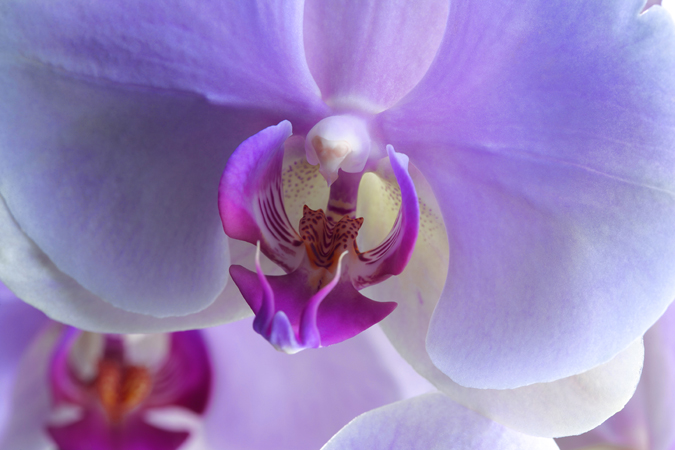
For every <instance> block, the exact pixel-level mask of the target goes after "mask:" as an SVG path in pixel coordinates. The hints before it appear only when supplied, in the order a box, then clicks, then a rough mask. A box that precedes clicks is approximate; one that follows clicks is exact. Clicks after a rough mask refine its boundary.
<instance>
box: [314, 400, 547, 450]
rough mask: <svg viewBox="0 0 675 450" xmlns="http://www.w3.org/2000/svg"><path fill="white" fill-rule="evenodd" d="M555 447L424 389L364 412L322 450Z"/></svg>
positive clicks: (521, 449)
mask: <svg viewBox="0 0 675 450" xmlns="http://www.w3.org/2000/svg"><path fill="white" fill-rule="evenodd" d="M357 448H358V449H361V448H368V449H372V450H445V449H462V450H515V449H518V450H555V449H557V448H558V447H557V445H555V442H554V441H553V439H546V438H537V437H533V436H528V435H526V434H522V433H519V432H517V431H514V430H511V429H509V428H506V427H504V426H502V425H500V424H498V423H496V422H493V421H491V420H490V419H486V418H485V417H483V416H481V415H480V414H478V413H476V412H474V411H471V410H470V409H467V408H464V407H463V406H461V405H459V404H457V403H455V402H453V401H452V400H450V398H448V397H447V396H445V395H443V394H441V393H431V394H425V395H422V396H420V397H415V398H412V399H409V400H404V401H400V402H397V403H394V404H391V405H387V406H383V407H381V408H378V409H376V410H374V411H370V412H367V413H365V414H363V415H361V416H359V417H357V418H356V419H354V420H353V421H352V422H351V423H349V425H347V426H346V427H345V428H343V429H342V430H340V432H339V433H338V434H337V435H336V436H335V437H333V438H332V439H331V440H330V441H329V442H328V444H326V445H325V446H324V447H322V450H343V449H344V450H346V449H357Z"/></svg>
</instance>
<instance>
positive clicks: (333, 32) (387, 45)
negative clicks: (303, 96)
mask: <svg viewBox="0 0 675 450" xmlns="http://www.w3.org/2000/svg"><path fill="white" fill-rule="evenodd" d="M448 7H449V2H447V1H444V0H425V1H417V2H415V3H414V6H413V5H412V4H410V3H408V2H404V1H397V2H391V1H378V0H376V1H369V2H363V1H339V2H324V1H321V0H310V1H307V2H306V3H305V17H304V32H305V34H304V41H305V49H306V52H307V63H308V64H309V68H310V70H311V72H312V75H314V79H315V80H316V82H317V84H318V85H319V88H320V89H321V95H322V96H323V98H324V100H325V101H326V102H327V103H328V104H329V105H331V106H333V107H338V108H339V107H349V106H355V107H360V108H362V109H365V110H367V111H374V112H379V111H382V110H384V109H385V108H388V107H389V106H391V105H393V104H394V103H396V101H398V100H399V99H400V98H401V97H403V96H404V95H405V94H407V93H408V92H409V91H410V90H411V89H412V88H413V87H414V86H415V85H416V84H417V83H418V82H419V80H421V79H422V76H423V75H424V73H425V72H426V71H427V69H428V68H429V66H430V65H431V62H432V60H433V58H434V56H435V55H436V51H437V50H438V46H439V44H440V43H441V39H442V37H443V33H444V31H445V24H446V18H447V16H448Z"/></svg>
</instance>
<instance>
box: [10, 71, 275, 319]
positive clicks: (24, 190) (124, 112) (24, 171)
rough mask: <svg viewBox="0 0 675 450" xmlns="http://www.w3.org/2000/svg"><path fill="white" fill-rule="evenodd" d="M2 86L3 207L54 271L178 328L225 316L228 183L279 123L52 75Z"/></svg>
mask: <svg viewBox="0 0 675 450" xmlns="http://www.w3.org/2000/svg"><path fill="white" fill-rule="evenodd" d="M0 86H1V88H0V161H2V164H0V194H1V195H2V197H3V198H4V202H5V203H6V206H7V208H8V209H9V213H10V214H11V216H12V217H13V220H15V221H16V224H15V225H16V226H18V227H19V228H20V231H22V232H23V233H25V235H27V236H28V237H29V238H30V239H31V240H32V242H34V243H35V244H36V245H37V246H38V247H39V249H40V250H41V251H43V252H44V253H45V254H46V255H47V257H48V258H49V260H51V261H52V262H53V264H54V265H55V267H56V268H58V270H59V271H62V272H63V273H65V274H67V275H68V276H70V277H72V278H73V279H75V280H76V281H77V283H79V284H80V285H81V286H82V287H84V288H85V289H87V290H88V291H90V292H91V293H92V294H94V295H95V296H97V297H99V298H102V299H104V300H105V301H106V302H108V303H110V305H112V306H114V307H116V308H119V309H124V310H127V311H130V312H135V313H139V314H148V315H154V316H156V317H167V316H179V315H186V314H190V313H195V312H197V311H201V310H203V309H204V308H206V307H207V306H209V305H210V304H212V303H213V301H214V299H215V298H216V297H217V296H218V294H220V293H221V292H222V290H223V288H224V286H225V283H226V281H227V267H228V265H229V263H230V261H229V257H228V250H227V238H226V236H225V235H224V234H223V231H222V225H221V223H220V218H219V216H218V208H217V192H218V191H217V189H218V180H219V178H220V175H221V173H222V170H223V167H224V166H225V162H226V160H227V158H228V156H229V155H230V154H231V152H232V151H233V150H234V149H235V148H236V146H237V145H238V144H239V143H240V142H241V141H242V140H243V139H245V138H246V137H247V136H249V135H251V134H252V133H253V132H254V131H256V130H258V129H260V128H264V127H265V126H267V125H269V122H268V120H269V117H268V116H267V118H266V115H265V114H263V113H259V112H254V111H246V110H241V109H227V108H222V107H217V106H213V105H212V104H210V103H208V102H207V101H205V100H204V99H203V98H201V97H199V96H195V95H191V94H184V93H179V92H175V91H172V92H168V91H157V90H148V89H142V88H131V87H121V86H119V85H109V84H105V85H103V84H100V83H93V84H92V83H87V82H83V81H81V80H74V79H72V78H70V77H67V76H62V75H61V74H59V73H56V72H53V71H51V70H50V69H47V68H45V67H43V66H30V67H29V66H16V65H10V66H3V67H2V68H1V69H0ZM274 121H276V119H274ZM7 220H9V219H7V218H5V219H3V222H5V221H7ZM4 227H10V228H12V226H10V225H8V224H6V223H5V224H3V228H4ZM15 231H16V230H15ZM5 238H6V239H5ZM3 240H5V245H3V248H2V250H1V251H2V256H3V258H2V259H3V265H4V264H8V265H9V266H8V267H5V270H9V271H12V270H15V269H16V266H14V267H12V265H13V264H15V263H16V261H14V259H13V258H14V257H15V256H17V255H14V253H15V252H14V247H15V246H16V245H19V246H20V245H21V244H19V243H18V242H15V241H11V240H10V239H9V238H8V237H4V236H3ZM34 256H35V255H34ZM17 257H18V256H17ZM15 275H16V274H15ZM12 276H13V275H12ZM3 277H4V276H3ZM5 281H6V282H8V281H7V280H5ZM8 283H9V282H8ZM11 287H12V289H13V290H14V291H15V292H17V294H19V295H21V297H22V298H23V299H24V300H26V301H28V302H30V303H32V304H34V305H36V306H37V304H38V302H39V303H49V302H54V303H60V300H57V298H62V299H63V300H64V301H66V302H68V301H69V300H68V299H67V295H63V294H65V293H64V292H59V293H55V294H54V293H49V295H50V296H53V297H44V298H41V299H37V298H36V297H35V296H31V295H26V293H25V292H21V293H19V290H22V291H26V290H29V289H33V287H30V286H24V288H25V289H24V288H19V287H18V286H17V285H16V284H14V285H13V286H11ZM44 294H45V295H47V292H44ZM57 307H58V306H57V305H54V308H57ZM68 307H69V306H68ZM54 308H51V309H52V310H46V311H47V312H48V314H52V315H54V314H55V313H54V311H53V309H54ZM65 322H68V323H71V324H73V325H76V326H79V327H81V328H84V329H92V326H90V325H89V324H87V323H81V322H75V321H68V320H65ZM109 331H116V330H109ZM120 331H121V330H120ZM146 331H149V330H146Z"/></svg>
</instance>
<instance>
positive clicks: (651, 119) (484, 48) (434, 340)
mask: <svg viewBox="0 0 675 450" xmlns="http://www.w3.org/2000/svg"><path fill="white" fill-rule="evenodd" d="M644 4H645V2H644V1H640V0H598V1H595V2H588V1H581V0H579V1H567V0H566V1H562V0H561V1H551V0H525V1H523V0H519V1H513V0H494V1H483V2H472V1H469V0H459V1H456V2H455V1H453V2H447V1H435V0H429V1H425V2H416V3H415V5H414V7H413V6H411V5H410V3H409V2H394V3H392V2H376V1H373V2H369V3H367V4H364V3H363V2H354V3H349V2H332V3H327V2H321V1H315V2H314V1H308V2H302V1H276V2H265V3H262V2H261V3H258V2H240V1H235V0H232V1H218V2H214V1H203V2H199V3H195V2H191V1H184V0H171V1H169V2H164V3H163V4H162V5H161V6H158V4H157V3H156V2H153V1H149V0H141V1H138V0H136V1H133V2H130V1H127V0H123V1H118V2H112V3H111V2H105V3H104V2H96V3H91V2H89V1H86V0H67V1H66V0H56V1H55V0H49V1H47V0H9V1H5V2H3V3H2V6H0V195H1V196H2V202H0V249H1V250H0V278H1V279H2V280H3V281H4V282H5V283H6V284H7V285H8V286H9V287H10V288H11V289H12V291H14V292H15V293H16V294H17V295H19V296H20V297H21V298H23V299H25V300H26V301H27V302H29V303H31V304H32V305H34V306H36V307H38V308H39V309H42V310H43V311H45V312H46V313H47V314H48V315H49V316H51V317H53V318H55V319H58V320H60V321H63V322H65V323H69V324H73V325H77V326H78V327H80V328H83V329H87V330H92V331H99V332H146V333H147V332H157V331H167V330H178V329H187V328H193V327H204V326H208V325H213V324H219V323H224V322H227V321H231V320H235V319H237V318H240V317H243V316H244V315H247V314H249V313H250V312H249V308H248V306H246V305H245V303H244V302H243V301H242V298H241V296H239V294H238V293H237V289H236V287H235V286H234V283H228V267H229V266H230V265H231V264H234V263H235V262H236V263H237V264H242V265H246V264H248V265H249V267H248V268H249V270H251V269H253V252H254V248H255V247H253V246H252V245H249V244H245V245H244V244H241V246H240V244H239V243H237V242H236V241H234V240H228V239H227V238H226V236H225V235H224V234H223V232H222V225H221V221H220V217H219V215H218V210H217V194H218V192H217V191H218V182H219V179H220V176H221V174H222V173H223V169H224V168H225V165H226V162H227V160H228V157H229V156H230V155H231V154H232V152H234V150H235V149H236V148H237V146H238V145H240V144H241V143H242V142H244V141H245V140H246V139H247V138H249V137H252V136H256V135H258V134H259V133H260V132H261V131H262V130H265V129H268V127H271V126H277V124H280V123H282V122H283V121H284V120H287V121H288V122H289V123H290V124H292V129H293V133H294V134H295V135H296V136H297V137H299V138H300V139H302V138H303V137H305V136H308V135H309V133H310V132H311V131H312V129H313V128H314V127H315V126H316V125H318V124H319V123H320V122H322V121H323V120H325V119H327V118H331V117H335V116H338V115H350V116H351V117H356V118H358V120H361V121H363V122H364V124H365V125H364V127H365V129H366V131H367V133H368V138H367V139H370V140H371V144H372V145H371V147H370V148H371V153H370V154H369V155H368V158H369V160H368V162H370V163H373V164H374V163H375V162H376V161H375V160H376V159H377V160H380V159H381V158H383V157H384V156H385V153H384V152H385V151H386V149H387V148H388V146H389V145H391V146H392V147H391V148H393V150H394V151H395V152H397V153H400V154H403V155H407V157H408V158H409V162H410V166H409V167H414V168H415V169H414V170H415V171H417V173H419V175H420V176H419V177H418V178H417V179H415V176H413V175H412V174H410V177H411V178H412V179H413V181H414V184H415V189H416V193H417V194H418V196H419V197H421V198H422V200H423V201H422V203H420V232H419V235H418V237H417V240H416V245H415V250H414V252H413V253H412V255H411V259H410V260H409V261H408V263H407V266H406V270H403V272H401V273H400V274H398V275H397V276H396V277H393V278H390V279H388V280H386V281H384V282H383V283H380V284H377V285H374V286H371V287H369V288H367V289H364V291H363V292H362V293H363V295H364V296H366V297H368V298H371V299H373V300H376V301H391V300H395V301H396V302H397V303H398V306H397V307H396V309H395V310H394V312H393V313H391V314H390V315H389V316H388V317H387V319H386V320H384V321H383V322H382V326H383V327H384V329H385V332H386V333H387V335H388V337H389V338H390V339H391V340H392V342H393V343H394V345H395V346H396V347H397V348H398V349H399V351H400V352H401V353H402V355H403V356H404V357H405V358H406V359H407V360H408V361H410V362H411V363H412V364H413V365H414V366H415V367H416V369H417V370H418V371H419V372H420V373H422V374H423V375H424V376H426V377H427V378H429V379H430V380H431V381H432V382H433V383H434V384H435V385H436V386H438V387H439V388H440V389H441V390H442V391H443V392H444V393H446V394H448V395H449V396H450V397H451V398H453V399H454V400H457V401H458V402H460V403H461V404H463V405H465V406H468V407H470V408H471V409H473V410H474V411H478V412H480V413H481V414H484V415H486V416H487V417H489V418H492V419H494V420H496V421H498V422H500V423H502V424H506V425H508V426H510V427H513V428H515V429H518V430H521V431H524V432H527V433H531V434H534V435H538V436H560V435H564V434H574V433H580V432H582V431H585V430H588V429H589V428H591V427H594V426H597V425H598V424H599V423H601V422H602V421H603V420H605V418H606V417H608V416H609V415H611V414H612V413H613V412H615V411H617V410H618V409H620V408H621V407H622V406H623V404H624V403H625V402H626V401H627V400H628V397H629V396H630V395H631V393H632V390H633V388H634V386H635V384H636V383H637V377H638V374H639V370H640V365H641V362H640V361H641V357H642V353H641V352H642V350H641V342H640V337H641V336H642V334H643V333H644V332H645V331H646V330H647V329H648V328H649V327H650V326H651V325H652V324H653V323H654V322H655V321H656V319H657V318H658V317H659V316H660V315H661V314H662V313H663V312H664V310H665V309H666V307H667V305H668V304H669V303H670V302H671V300H672V299H673V298H674V297H675V279H673V277H672V274H673V273H674V272H675V232H674V231H675V230H674V229H673V227H675V220H673V219H675V218H674V217H673V216H674V215H675V201H674V199H673V192H674V191H675V189H674V188H675V186H673V183H675V179H674V178H673V177H672V173H673V172H674V169H675V152H673V144H672V143H673V142H675V126H674V124H675V104H673V102H672V98H673V95H675V79H674V77H673V76H672V74H673V73H675V27H674V26H673V21H672V19H671V18H670V17H669V16H668V15H667V14H666V13H665V12H664V11H663V8H660V7H652V8H650V9H649V10H648V11H647V12H646V13H644V14H642V15H640V11H641V10H642V8H643V6H644ZM350 131H353V129H352V130H350ZM326 139H327V140H329V141H330V139H329V138H328V137H326ZM322 148H323V147H322ZM336 148H337V147H336ZM336 148H333V150H336ZM263 150H264V149H263ZM333 150H331V151H333ZM319 153H320V152H319ZM317 159H320V158H319V157H318V156H317ZM371 159H372V161H371ZM345 161H346V159H345ZM350 164H351V163H350ZM356 166H357V164H356V163H354V167H356ZM350 167H351V166H350ZM352 168H353V167H352ZM412 170H413V169H411V171H412ZM324 172H326V173H329V172H330V171H329V170H327V169H326V170H324ZM329 179H330V175H329ZM338 179H339V177H338ZM385 181H386V180H385ZM385 181H382V179H380V180H377V179H374V180H373V179H371V180H370V181H369V182H370V183H371V188H370V189H361V191H363V196H364V197H365V198H366V200H364V201H361V200H359V201H358V204H359V205H360V206H359V207H360V208H363V209H364V213H363V217H364V218H365V222H364V226H363V229H362V230H360V231H359V236H360V238H361V239H366V240H368V239H370V240H371V241H373V240H374V241H375V245H377V239H376V238H377V237H378V236H379V237H380V238H381V237H383V236H386V233H387V231H388V230H389V229H390V228H391V226H390V225H391V223H386V221H385V220H382V221H380V220H378V217H380V216H382V217H383V219H384V218H387V217H389V218H392V214H390V213H389V212H388V211H389V210H390V209H391V206H392V205H391V204H390V203H388V202H386V201H384V202H383V203H384V205H385V210H384V211H378V210H377V207H378V205H379V204H380V200H386V198H387V197H388V195H387V194H386V193H387V189H390V190H391V191H390V193H392V197H394V203H395V198H396V195H394V194H395V192H396V189H397V187H396V183H393V182H390V183H389V184H387V183H386V182H385ZM378 183H380V184H378ZM303 187H306V186H304V185H303ZM316 189H317V190H318V185H317V187H316ZM314 191H315V190H314V189H310V192H309V194H307V195H309V196H310V197H312V196H313V192H314ZM381 192H384V193H385V194H382V196H380V193H381ZM359 195H361V193H359ZM285 206H286V207H288V205H285ZM301 206H302V204H300V207H301ZM425 207H426V209H425ZM289 209H290V208H289ZM296 211H297V212H295V213H294V214H300V211H301V210H297V209H296ZM357 212H358V211H357ZM289 215H290V213H289ZM393 217H394V218H395V212H394V214H393ZM369 223H370V225H368V224H369ZM293 225H295V224H293ZM247 246H248V247H247ZM228 248H229V251H228ZM263 266H264V263H263ZM263 272H264V273H265V274H266V275H269V274H270V273H271V272H270V271H269V270H267V269H265V267H263ZM413 409H414V408H413Z"/></svg>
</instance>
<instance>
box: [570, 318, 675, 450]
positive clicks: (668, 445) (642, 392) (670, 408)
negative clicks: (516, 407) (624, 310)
mask: <svg viewBox="0 0 675 450" xmlns="http://www.w3.org/2000/svg"><path fill="white" fill-rule="evenodd" d="M644 343H645V365H644V368H643V370H642V378H641V379H640V383H639V384H638V387H637V390H636V392H635V395H634V396H633V398H632V399H631V400H630V402H628V404H627V405H626V407H625V408H624V409H623V410H621V411H620V412H619V413H617V414H615V415H614V416H613V417H611V418H610V419H609V420H607V421H606V422H605V423H603V424H602V425H600V426H599V427H597V428H595V429H594V430H592V431H590V432H588V433H586V434H583V435H581V436H573V437H569V438H565V439H562V440H560V441H559V442H558V443H559V445H560V448H562V449H564V450H571V449H576V448H579V447H582V446H588V445H616V446H617V447H625V448H636V449H637V448H645V449H650V450H668V449H672V448H673V446H675V306H674V305H671V306H670V307H669V308H668V310H667V311H666V313H665V314H664V315H663V316H662V317H661V318H660V319H659V320H658V321H657V322H656V323H655V324H654V326H653V327H652V328H650V329H649V331H647V333H646V334H645V337H644Z"/></svg>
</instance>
